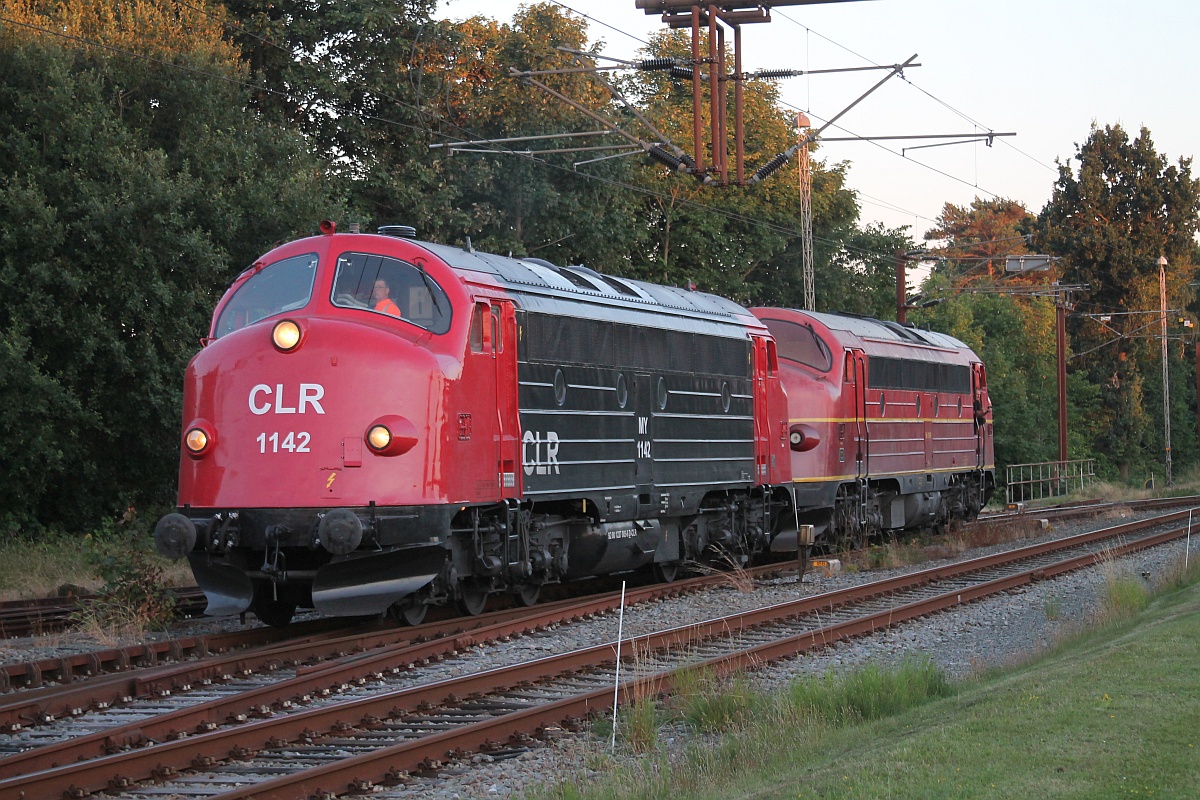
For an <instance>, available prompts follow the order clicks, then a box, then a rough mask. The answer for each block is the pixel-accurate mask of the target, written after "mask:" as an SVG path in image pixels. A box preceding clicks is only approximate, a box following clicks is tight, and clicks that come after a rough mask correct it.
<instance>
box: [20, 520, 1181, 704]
mask: <svg viewBox="0 0 1200 800" xmlns="http://www.w3.org/2000/svg"><path fill="white" fill-rule="evenodd" d="M1198 504H1200V496H1189V497H1168V498H1156V499H1152V500H1130V501H1125V502H1121V503H1112V502H1107V501H1100V500H1097V501H1085V502H1079V503H1072V504H1067V505H1061V506H1052V507H1047V508H1041V509H1026V510H1023V511H1004V512H1000V513H996V514H985V515H982V516H981V517H980V518H979V522H980V523H984V524H998V523H1008V522H1016V523H1019V522H1022V521H1028V520H1030V519H1037V518H1046V519H1073V518H1078V517H1086V516H1093V515H1096V514H1101V513H1104V512H1105V511H1109V510H1113V509H1116V508H1128V509H1130V510H1133V511H1144V510H1154V509H1162V508H1174V507H1181V506H1195V505H1198ZM174 592H175V594H176V611H177V615H178V616H179V618H181V619H186V618H191V617H198V616H201V615H203V613H204V607H205V605H206V601H205V599H204V594H203V592H201V591H200V590H199V589H198V588H196V587H194V586H193V587H186V588H181V589H176V590H174ZM95 597H96V596H95V595H82V596H68V597H50V598H36V599H31V600H7V601H0V639H9V638H17V637H25V636H34V635H40V634H48V633H57V632H60V631H62V630H65V629H66V628H67V627H69V626H70V624H71V620H72V617H73V615H74V614H75V613H76V612H77V611H78V610H79V608H80V605H81V604H83V603H87V602H89V601H91V600H94V599H95ZM169 647H170V645H168V644H165V643H164V644H163V645H162V646H161V647H156V646H152V650H151V651H139V652H128V653H125V654H124V655H122V654H121V653H120V652H118V651H114V652H113V653H112V654H111V655H109V654H108V653H107V652H104V653H102V654H101V655H100V658H101V659H102V661H103V660H105V659H109V658H111V659H115V660H116V661H117V662H120V661H123V660H126V661H129V662H131V663H137V662H139V661H146V660H153V659H156V658H162V657H169V656H173V655H176V654H172V653H168V652H167V648H169ZM187 649H188V648H187V647H185V648H184V650H185V654H186V651H187ZM46 666H47V669H48V673H49V674H58V673H59V672H60V671H61V668H62V666H63V665H46ZM72 669H73V670H74V671H76V672H79V671H81V670H82V671H88V670H93V671H94V670H95V665H94V664H92V663H86V661H84V660H79V663H77V664H75V665H74V666H73V667H72ZM30 675H31V679H34V680H36V679H38V676H37V675H36V674H35V673H33V672H31V673H30ZM28 682H29V681H27V680H26V679H25V677H24V676H23V675H22V674H20V673H18V674H16V675H8V676H6V675H4V674H3V673H2V672H0V691H2V690H5V689H7V688H8V686H9V685H18V686H19V685H22V684H23V683H28Z"/></svg>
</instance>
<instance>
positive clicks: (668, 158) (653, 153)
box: [646, 144, 691, 172]
mask: <svg viewBox="0 0 1200 800" xmlns="http://www.w3.org/2000/svg"><path fill="white" fill-rule="evenodd" d="M646 152H647V153H648V154H649V155H650V157H651V158H653V159H654V160H655V161H659V162H661V163H663V164H666V165H667V166H668V167H670V168H671V169H677V170H682V171H684V172H690V171H691V167H690V166H689V165H688V163H687V161H684V159H683V158H680V157H679V156H677V155H675V154H674V153H671V152H668V151H667V150H664V149H663V147H662V145H657V144H656V145H654V146H653V147H651V148H650V149H649V150H648V151H646ZM688 160H690V159H688Z"/></svg>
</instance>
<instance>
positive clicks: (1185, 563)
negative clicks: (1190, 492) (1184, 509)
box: [1183, 508, 1192, 572]
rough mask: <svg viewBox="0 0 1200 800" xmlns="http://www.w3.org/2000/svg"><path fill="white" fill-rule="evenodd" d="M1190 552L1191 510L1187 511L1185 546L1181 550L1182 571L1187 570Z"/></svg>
mask: <svg viewBox="0 0 1200 800" xmlns="http://www.w3.org/2000/svg"><path fill="white" fill-rule="evenodd" d="M1191 552H1192V509H1190V508H1189V509H1188V532H1187V544H1186V545H1185V546H1184V548H1183V570H1184V572H1186V571H1187V568H1188V554H1189V553H1191Z"/></svg>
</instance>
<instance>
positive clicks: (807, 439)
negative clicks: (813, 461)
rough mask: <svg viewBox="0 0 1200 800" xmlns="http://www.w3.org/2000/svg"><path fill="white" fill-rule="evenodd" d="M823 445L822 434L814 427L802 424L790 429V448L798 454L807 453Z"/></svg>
mask: <svg viewBox="0 0 1200 800" xmlns="http://www.w3.org/2000/svg"><path fill="white" fill-rule="evenodd" d="M820 443H821V434H820V433H818V432H817V429H816V428H814V427H813V426H812V425H805V424H804V423H800V424H798V425H793V426H792V427H791V428H789V429H788V446H789V447H791V448H792V450H793V451H795V452H797V453H807V452H808V451H809V450H812V449H813V448H814V447H816V446H817V445H819V444H820Z"/></svg>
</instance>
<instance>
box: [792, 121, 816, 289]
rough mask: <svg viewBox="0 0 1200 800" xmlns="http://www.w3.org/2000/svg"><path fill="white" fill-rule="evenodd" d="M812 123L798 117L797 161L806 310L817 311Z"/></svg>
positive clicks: (801, 257)
mask: <svg viewBox="0 0 1200 800" xmlns="http://www.w3.org/2000/svg"><path fill="white" fill-rule="evenodd" d="M811 125H812V123H811V122H809V120H808V116H807V115H805V114H804V113H803V112H801V113H799V114H797V115H796V127H797V128H798V129H799V132H800V142H799V144H800V147H799V149H798V150H797V156H798V158H797V159H796V161H797V165H798V166H799V168H800V169H799V173H800V251H801V256H800V259H801V264H802V267H803V272H804V310H805V311H816V310H817V290H816V287H815V286H814V285H813V283H814V281H813V242H812V165H811V163H810V162H809V160H808V136H809V133H808V129H809V127H811Z"/></svg>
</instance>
